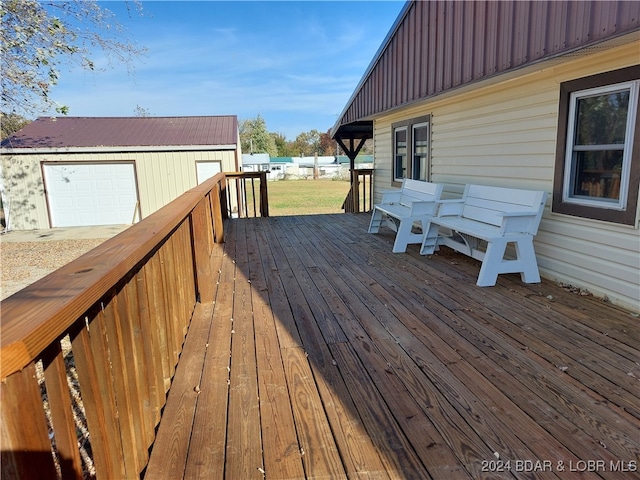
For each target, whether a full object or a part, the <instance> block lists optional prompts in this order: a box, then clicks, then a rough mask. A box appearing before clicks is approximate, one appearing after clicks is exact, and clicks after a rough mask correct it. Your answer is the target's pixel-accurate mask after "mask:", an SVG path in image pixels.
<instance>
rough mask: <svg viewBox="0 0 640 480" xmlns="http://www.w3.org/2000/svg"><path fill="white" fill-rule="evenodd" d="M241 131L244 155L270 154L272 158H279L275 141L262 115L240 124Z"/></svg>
mask: <svg viewBox="0 0 640 480" xmlns="http://www.w3.org/2000/svg"><path fill="white" fill-rule="evenodd" d="M239 130H240V142H241V143H240V144H241V146H242V151H243V152H244V153H268V154H269V156H271V157H277V156H278V148H277V147H276V142H275V139H274V137H273V136H272V135H270V134H269V132H268V131H267V124H266V122H265V121H264V119H263V118H262V117H261V116H260V115H258V116H257V117H256V118H254V119H250V120H244V121H242V122H240V126H239Z"/></svg>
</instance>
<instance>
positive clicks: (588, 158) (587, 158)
mask: <svg viewBox="0 0 640 480" xmlns="http://www.w3.org/2000/svg"><path fill="white" fill-rule="evenodd" d="M622 156H623V151H622V150H596V151H588V152H576V153H575V155H574V166H575V170H574V180H573V195H572V196H580V197H594V198H602V199H604V198H608V199H611V200H615V201H618V200H619V198H620V176H621V173H622Z"/></svg>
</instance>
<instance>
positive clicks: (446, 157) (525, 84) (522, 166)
mask: <svg viewBox="0 0 640 480" xmlns="http://www.w3.org/2000/svg"><path fill="white" fill-rule="evenodd" d="M639 48H640V42H637V41H636V42H634V43H631V44H628V45H625V46H620V47H615V48H612V49H610V50H607V51H600V52H599V53H594V54H591V55H582V56H578V55H576V56H575V57H572V58H568V59H566V60H565V61H563V62H562V63H558V62H557V61H554V62H553V63H552V64H544V63H541V64H539V65H538V67H539V68H538V69H537V71H535V72H529V73H527V74H526V75H523V76H521V77H518V78H512V79H509V80H507V81H504V82H496V81H495V79H493V80H492V84H491V85H489V86H486V87H481V86H480V87H478V88H475V89H474V90H473V91H468V92H464V93H461V94H459V95H454V96H449V97H447V98H446V99H438V98H434V99H432V100H431V101H427V102H425V103H422V104H421V105H420V106H412V107H411V108H406V109H403V110H398V111H396V112H394V113H393V114H389V115H385V116H383V117H378V118H376V119H375V122H374V138H375V169H376V173H375V182H374V188H375V192H376V194H375V201H377V202H378V201H380V197H381V194H380V191H381V189H386V188H389V187H390V186H392V181H391V179H392V178H391V177H392V172H391V166H392V164H391V158H392V130H391V125H392V124H393V123H394V122H398V121H401V120H406V119H409V118H415V117H419V116H422V115H431V123H432V124H431V156H432V157H431V169H432V170H431V171H432V177H431V181H433V182H439V183H444V184H445V185H446V187H445V190H446V192H447V195H449V196H453V195H456V194H458V193H461V192H462V189H463V185H464V184H466V183H478V184H486V185H496V186H510V187H517V188H526V189H538V190H546V191H547V192H549V194H550V195H551V192H552V189H553V175H554V168H555V152H556V134H557V123H558V102H559V89H560V83H561V82H565V81H568V80H573V79H577V78H582V77H586V76H589V75H594V74H597V73H602V72H606V71H609V70H615V69H619V68H624V67H628V66H632V65H634V64H637V63H638V51H639ZM634 155H635V158H634V161H637V160H638V158H637V156H638V152H635V153H634ZM550 205H551V199H549V200H548V205H547V208H546V209H545V213H544V217H543V220H542V222H541V225H540V230H539V233H538V235H537V236H536V239H535V245H536V247H535V248H536V254H537V257H538V264H539V267H540V271H541V274H542V275H543V276H544V277H546V278H549V279H552V280H555V281H560V282H564V283H568V284H571V285H575V286H579V287H581V288H586V289H588V290H589V291H590V292H592V293H594V294H596V295H598V296H603V297H604V296H606V297H608V298H609V299H610V300H611V301H613V302H615V303H618V304H620V305H623V306H626V307H631V308H632V309H634V310H639V309H640V233H639V232H640V231H639V230H638V223H637V220H636V225H634V226H623V225H617V224H612V223H608V222H601V221H594V220H588V219H582V218H578V217H572V216H568V215H560V214H555V213H552V212H551V211H550ZM636 218H637V217H636Z"/></svg>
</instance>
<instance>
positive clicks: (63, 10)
mask: <svg viewBox="0 0 640 480" xmlns="http://www.w3.org/2000/svg"><path fill="white" fill-rule="evenodd" d="M133 1H134V3H135V4H136V5H138V9H139V8H140V7H139V4H138V3H137V0H133ZM139 11H140V10H139ZM0 13H1V14H2V29H0V62H1V63H0V67H1V71H2V80H1V85H2V97H1V110H2V111H4V112H13V113H18V114H21V115H33V114H34V113H36V112H40V111H42V110H43V109H50V108H52V107H53V108H55V109H56V111H57V112H58V113H62V114H66V113H67V112H68V107H67V106H65V105H58V104H56V103H55V101H54V99H52V98H51V97H50V96H49V93H50V90H51V87H52V86H53V85H55V84H56V83H57V82H58V78H59V76H60V73H59V67H60V65H61V64H62V63H63V62H66V63H68V64H69V66H74V65H80V66H81V67H82V68H85V69H87V70H95V69H96V65H95V63H94V61H93V60H92V59H91V56H92V53H93V51H94V50H95V49H99V50H101V51H102V52H103V53H104V54H105V55H106V56H107V58H109V61H111V60H113V59H114V58H115V59H117V60H118V61H122V62H124V63H125V64H127V65H128V66H129V67H131V65H132V62H133V60H134V59H135V58H137V57H139V56H140V55H142V54H143V53H144V49H142V48H139V47H137V46H136V45H135V44H134V43H132V42H131V41H130V40H129V39H128V37H127V35H126V32H125V30H124V29H123V28H122V26H121V25H120V24H119V23H118V22H116V21H115V16H114V15H113V13H112V12H111V11H109V10H107V9H106V8H103V7H102V6H100V5H98V2H97V0H71V1H55V0H51V1H48V2H45V1H38V0H4V1H2V2H1V3H0Z"/></svg>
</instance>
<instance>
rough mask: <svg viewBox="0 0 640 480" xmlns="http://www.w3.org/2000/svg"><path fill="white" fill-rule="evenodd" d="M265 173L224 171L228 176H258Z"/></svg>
mask: <svg viewBox="0 0 640 480" xmlns="http://www.w3.org/2000/svg"><path fill="white" fill-rule="evenodd" d="M266 174H267V172H225V175H226V176H227V177H229V178H239V177H242V178H260V177H261V176H263V175H266Z"/></svg>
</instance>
